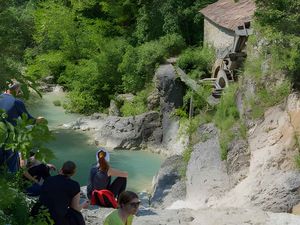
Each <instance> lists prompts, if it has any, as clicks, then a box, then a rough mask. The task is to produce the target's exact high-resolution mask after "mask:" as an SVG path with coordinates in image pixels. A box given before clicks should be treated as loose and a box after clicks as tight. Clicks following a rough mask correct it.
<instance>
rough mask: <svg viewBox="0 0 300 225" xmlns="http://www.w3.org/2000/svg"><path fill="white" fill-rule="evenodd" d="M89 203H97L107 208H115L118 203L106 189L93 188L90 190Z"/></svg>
mask: <svg viewBox="0 0 300 225" xmlns="http://www.w3.org/2000/svg"><path fill="white" fill-rule="evenodd" d="M91 205H99V206H103V207H107V208H115V209H116V208H117V207H118V203H117V201H116V199H115V196H114V194H113V193H112V192H111V191H110V190H107V189H103V190H94V191H93V192H92V198H91Z"/></svg>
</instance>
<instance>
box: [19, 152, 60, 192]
mask: <svg viewBox="0 0 300 225" xmlns="http://www.w3.org/2000/svg"><path fill="white" fill-rule="evenodd" d="M26 169H27V170H25V171H24V174H23V175H24V177H25V178H26V179H27V180H29V181H31V182H32V184H31V186H29V187H28V188H26V194H28V195H30V196H38V195H40V192H41V185H42V184H43V182H44V180H46V178H48V177H50V170H56V167H55V166H54V165H53V164H50V163H47V164H46V163H42V162H41V161H39V160H37V159H36V158H35V153H34V152H30V157H29V159H28V160H26Z"/></svg>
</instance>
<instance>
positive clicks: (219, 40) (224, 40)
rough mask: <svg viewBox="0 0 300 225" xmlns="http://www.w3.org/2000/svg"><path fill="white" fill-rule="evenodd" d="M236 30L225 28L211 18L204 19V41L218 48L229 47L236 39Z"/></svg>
mask: <svg viewBox="0 0 300 225" xmlns="http://www.w3.org/2000/svg"><path fill="white" fill-rule="evenodd" d="M234 34H235V33H234V31H232V30H228V29H226V28H223V27H221V26H219V25H217V24H215V23H214V22H212V21H210V20H209V19H207V18H205V19H204V42H205V43H208V44H211V45H212V46H213V47H214V48H216V49H223V48H226V47H229V46H230V45H232V44H233V41H234Z"/></svg>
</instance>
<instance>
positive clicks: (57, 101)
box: [53, 100, 61, 106]
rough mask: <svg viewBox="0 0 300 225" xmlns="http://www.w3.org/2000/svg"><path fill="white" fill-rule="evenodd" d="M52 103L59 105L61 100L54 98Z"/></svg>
mask: <svg viewBox="0 0 300 225" xmlns="http://www.w3.org/2000/svg"><path fill="white" fill-rule="evenodd" d="M53 105H55V106H61V101H60V100H54V101H53Z"/></svg>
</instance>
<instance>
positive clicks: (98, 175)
mask: <svg viewBox="0 0 300 225" xmlns="http://www.w3.org/2000/svg"><path fill="white" fill-rule="evenodd" d="M96 158H97V160H98V163H97V165H94V166H93V167H92V168H91V170H90V175H89V180H88V185H87V197H88V198H89V199H91V198H92V193H93V191H94V190H104V189H106V190H109V191H111V192H112V193H113V194H114V196H115V198H118V196H119V195H120V194H121V193H122V192H123V191H124V190H125V189H126V184H127V177H128V173H127V172H125V171H120V170H117V169H114V168H112V167H110V166H109V164H108V160H109V153H108V152H107V151H106V150H105V149H103V148H100V150H99V151H98V152H97V154H96ZM112 176H114V177H116V178H115V180H114V181H113V182H111V177H112Z"/></svg>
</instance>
